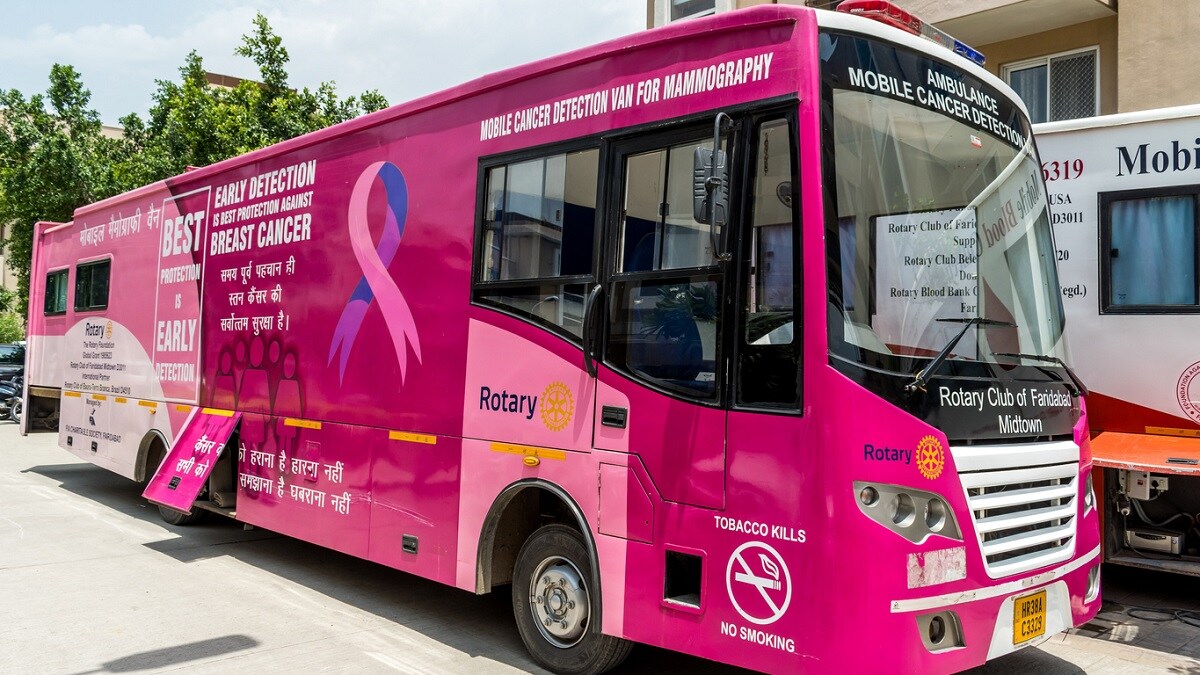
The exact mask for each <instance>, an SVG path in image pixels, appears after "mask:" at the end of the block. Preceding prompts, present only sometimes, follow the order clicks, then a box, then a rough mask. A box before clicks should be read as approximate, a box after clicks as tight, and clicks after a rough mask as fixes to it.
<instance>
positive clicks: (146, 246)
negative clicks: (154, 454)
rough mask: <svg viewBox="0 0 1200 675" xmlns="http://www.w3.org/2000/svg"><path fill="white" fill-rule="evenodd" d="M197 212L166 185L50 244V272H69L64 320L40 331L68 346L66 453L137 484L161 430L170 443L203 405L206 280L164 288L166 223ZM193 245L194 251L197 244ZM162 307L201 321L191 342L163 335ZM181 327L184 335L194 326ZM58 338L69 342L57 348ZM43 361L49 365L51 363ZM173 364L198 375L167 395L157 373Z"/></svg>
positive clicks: (98, 212) (126, 198) (87, 218)
mask: <svg viewBox="0 0 1200 675" xmlns="http://www.w3.org/2000/svg"><path fill="white" fill-rule="evenodd" d="M189 207H191V208H198V209H201V210H202V209H203V206H199V207H196V206H195V205H194V204H192V203H189V202H185V201H180V200H177V199H176V198H174V197H172V196H171V195H170V193H169V191H168V190H167V189H166V187H165V184H163V183H158V184H155V185H151V186H148V187H146V188H142V189H139V190H136V191H134V192H131V193H129V194H127V195H122V196H121V197H120V198H114V199H112V200H109V201H108V202H106V203H105V204H104V205H103V206H100V207H95V208H88V209H80V210H79V211H78V212H77V216H76V219H75V221H74V222H73V223H72V224H71V225H70V226H69V227H65V228H63V229H60V230H56V231H55V232H53V233H50V234H49V235H47V239H48V240H49V241H46V242H43V244H49V246H48V248H47V250H46V267H45V271H46V272H52V271H55V270H59V269H69V273H68V276H67V297H66V311H65V313H64V314H62V315H60V316H55V317H46V320H45V323H44V325H43V327H42V329H41V330H42V331H43V334H44V339H47V340H55V339H57V340H58V341H59V343H60V346H59V349H58V359H59V360H60V362H61V365H60V366H59V367H60V368H61V369H62V370H61V373H62V375H61V387H62V389H63V392H64V393H63V398H62V407H61V411H60V412H61V420H60V424H59V445H60V446H62V447H63V448H66V449H67V450H69V451H71V452H72V453H74V454H76V455H78V456H79V457H81V458H83V459H86V460H88V461H92V462H95V463H96V464H99V465H101V466H104V467H106V468H108V469H110V470H112V471H114V472H116V473H119V474H121V475H124V476H126V477H129V478H133V477H134V476H135V473H136V471H137V468H138V467H137V460H138V456H139V448H141V447H142V444H143V441H144V439H145V438H146V436H147V434H149V433H150V432H151V431H152V430H154V431H156V432H157V433H159V434H161V435H162V436H163V437H164V438H165V439H166V440H167V441H168V442H169V441H170V440H171V438H173V430H174V429H176V428H177V427H178V424H179V423H180V422H181V421H182V419H183V418H184V417H185V416H186V413H187V411H189V410H190V405H191V404H193V403H194V402H195V400H196V390H197V387H198V385H199V378H198V375H197V374H196V367H195V366H196V359H197V358H198V341H197V340H198V331H199V325H198V319H197V316H198V312H199V294H200V279H199V275H198V274H196V273H193V274H190V275H182V278H180V279H174V280H172V281H171V282H170V283H169V284H168V283H162V284H160V283H159V280H160V276H159V262H160V256H159V243H160V241H161V240H162V237H163V235H164V229H165V228H164V227H163V223H164V222H165V221H166V220H168V218H169V217H173V216H174V215H177V214H178V209H179V208H185V209H186V208H189ZM50 238H53V239H52V240H50ZM188 242H189V244H192V245H193V247H194V246H195V239H194V238H193V237H189V238H188ZM193 254H198V251H196V250H194V249H193V250H192V251H191V253H188V254H183V255H181V256H180V258H185V259H186V260H187V261H188V262H186V267H187V268H188V269H192V270H193V271H195V270H194V267H193V265H194V264H197V263H194V262H193V261H194V260H196V258H195V257H194V255H193ZM81 276H82V277H84V278H83V279H82V280H81ZM43 283H44V281H43ZM89 287H90V289H91V290H90V291H88V290H86V289H88V288H89ZM159 302H161V303H169V304H170V305H171V306H172V307H174V306H176V305H177V306H178V307H179V309H178V310H173V311H180V312H187V313H188V314H189V315H190V317H191V318H192V319H193V321H192V323H191V324H190V329H191V332H188V333H186V334H185V332H184V330H177V331H174V332H171V331H167V332H163V331H159V330H156V319H157V318H158V314H159V313H158V311H157V310H156V303H159ZM174 325H175V326H178V327H179V328H180V329H183V328H185V327H186V326H188V325H189V324H187V323H186V321H180V322H177V323H176V324H174ZM59 331H61V336H62V337H61V338H55V335H56V334H59ZM167 335H170V336H172V337H173V339H172V340H170V342H169V343H168V342H163V341H162V339H163V338H164V336H167ZM159 347H163V348H164V349H162V350H160V349H158V348H159ZM38 358H39V361H40V362H42V363H43V364H44V363H45V362H46V361H48V360H50V358H51V355H50V354H43V355H42V356H41V357H38ZM173 361H182V362H185V363H187V364H190V368H189V369H188V370H187V372H185V373H181V374H180V375H179V376H178V377H175V378H174V384H173V386H174V387H175V388H174V389H173V390H172V391H171V392H165V391H164V382H163V380H162V379H160V371H159V366H160V365H161V364H163V363H166V362H173ZM39 369H41V375H39V377H46V376H55V375H54V373H53V372H51V371H47V370H45V366H39ZM168 386H172V385H168ZM167 393H171V394H172V396H171V397H168V396H167V395H166V394H167ZM168 398H170V399H171V400H173V401H175V402H178V403H179V404H183V405H184V406H186V407H185V408H183V409H182V410H177V409H175V408H174V406H173V405H169V404H167V401H168ZM151 469H153V467H151Z"/></svg>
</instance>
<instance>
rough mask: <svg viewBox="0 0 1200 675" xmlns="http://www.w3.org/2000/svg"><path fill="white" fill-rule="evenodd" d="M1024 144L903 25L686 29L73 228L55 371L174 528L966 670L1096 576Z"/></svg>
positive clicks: (1075, 424) (80, 426)
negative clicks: (215, 517)
mask: <svg viewBox="0 0 1200 675" xmlns="http://www.w3.org/2000/svg"><path fill="white" fill-rule="evenodd" d="M1030 138H1031V135H1030V131H1029V125H1028V122H1027V119H1026V115H1025V112H1024V109H1023V108H1022V106H1021V104H1020V103H1019V101H1018V100H1017V99H1016V97H1015V95H1014V94H1013V93H1012V92H1011V90H1009V89H1008V88H1007V87H1006V86H1005V85H1003V84H1002V83H1001V82H1000V81H999V80H997V79H996V78H995V77H993V76H991V75H989V74H988V73H987V72H986V71H984V70H983V69H982V68H981V67H979V66H977V65H975V64H974V63H971V62H969V61H967V60H966V59H963V58H960V57H959V56H958V55H956V54H954V53H953V52H951V51H949V50H947V49H945V48H943V47H941V46H939V45H936V44H934V43H932V42H928V41H925V40H922V39H919V38H917V37H915V36H913V35H909V34H908V33H904V32H902V31H899V30H896V29H894V28H891V27H888V26H885V25H883V24H881V23H878V22H875V21H871V20H868V19H865V18H861V17H856V16H850V15H847V14H843V13H832V12H822V11H816V10H810V9H806V8H785V7H777V6H770V7H760V8H754V9H750V10H745V11H738V12H730V13H723V14H720V15H717V16H714V17H710V18H706V19H702V20H695V21H687V22H681V23H679V24H674V25H671V26H667V27H665V28H662V29H657V30H653V31H647V32H644V33H640V34H637V35H633V36H630V37H627V38H622V39H620V40H616V41H613V42H609V43H606V44H602V45H599V46H596V47H592V48H588V49H583V50H580V51H576V52H572V53H569V54H566V55H563V56H560V57H555V58H551V59H547V60H544V61H541V62H538V63H535V64H532V65H529V66H525V67H520V68H515V69H512V70H508V71H504V72H501V73H497V74H494V75H489V76H486V77H483V78H480V79H479V80H476V81H473V82H470V83H468V84H465V85H463V86H460V87H457V88H455V89H451V90H448V91H445V92H442V93H439V94H435V95H432V96H429V97H426V98H423V99H420V100H417V101H414V102H411V103H407V104H403V105H398V106H395V107H392V108H389V109H387V110H384V111H380V112H377V113H374V114H371V115H367V116H365V117H362V118H360V119H357V120H354V121H351V122H347V123H345V124H342V125H339V126H336V127H333V128H330V129H326V130H323V131H319V132H316V133H313V134H309V135H307V136H303V137H300V138H296V139H293V140H290V141H287V142H284V143H281V144H279V145H276V146H272V147H269V148H265V149H263V150H259V151H256V152H252V153H250V154H247V155H245V156H241V157H236V158H233V159H230V160H227V161H224V162H221V163H218V164H215V165H212V166H208V167H203V168H200V169H197V170H194V171H190V172H188V173H185V174H184V175H181V176H177V177H174V178H171V179H168V180H165V181H162V182H159V183H155V184H153V185H149V186H146V187H144V188H141V189H138V190H135V191H133V192H130V193H127V194H123V195H119V196H116V197H113V198H111V199H107V200H105V201H102V202H100V203H97V204H92V205H88V206H83V207H81V208H79V209H78V210H77V211H76V212H75V215H74V220H73V222H71V223H67V224H41V225H39V226H38V231H37V243H36V251H35V258H34V272H33V283H32V286H33V292H32V297H31V302H30V309H31V317H32V320H31V327H32V330H31V332H32V336H31V340H30V353H31V357H30V358H31V368H30V385H31V391H32V392H34V393H35V394H36V393H38V392H41V393H42V394H46V393H49V394H52V395H55V396H56V397H57V405H58V406H59V412H58V414H59V415H60V430H59V434H60V444H61V445H62V447H64V448H65V449H67V450H69V451H70V452H72V453H74V454H76V455H78V456H80V457H82V458H84V459H86V460H88V461H90V462H93V463H95V464H97V465H99V466H101V467H105V468H107V469H110V470H112V471H115V472H117V473H120V474H122V475H125V476H128V477H129V478H132V479H135V480H138V481H145V482H146V485H147V487H146V495H147V497H149V498H150V499H151V500H152V501H154V502H155V503H157V504H160V505H161V510H162V513H163V515H164V518H166V519H167V520H168V521H169V522H171V523H175V524H183V523H187V522H190V521H191V520H194V519H195V518H196V517H197V516H199V515H200V514H202V513H208V512H211V511H217V512H220V513H223V514H225V515H227V516H232V517H234V518H236V519H238V520H240V521H244V522H246V523H250V524H253V525H255V526H258V527H263V528H267V529H270V530H273V531H277V532H280V533H283V534H286V535H289V536H292V537H296V538H299V539H303V540H306V541H309V542H313V543H315V544H318V545H321V546H327V547H330V548H333V549H337V550H339V551H344V552H346V553H349V554H351V555H355V556H360V557H363V558H366V559H369V560H373V561H377V562H379V563H381V564H384V565H388V566H391V567H394V568H396V569H398V570H403V571H405V572H409V573H412V574H417V575H420V576H422V577H426V578H429V579H433V580H436V581H439V582H442V583H444V584H447V585H450V586H455V587H457V588H460V589H464V590H467V591H472V592H476V593H486V592H491V591H493V590H496V589H503V592H511V593H512V597H513V611H514V614H515V618H516V621H517V625H518V628H519V630H520V633H521V636H522V638H523V640H524V642H525V644H526V646H527V647H528V648H529V650H530V653H531V654H532V655H533V657H534V658H535V660H537V662H538V663H539V664H541V665H543V666H545V667H547V668H549V669H551V670H555V671H559V672H571V673H583V672H601V671H603V670H606V669H608V668H611V667H613V666H615V665H616V664H617V663H619V662H620V661H621V659H623V658H624V657H625V656H626V654H627V653H628V651H629V646H630V645H631V644H632V643H633V642H641V643H647V644H652V645H657V646H661V647H665V648H668V649H673V650H678V651H681V652H687V653H690V654H695V655H698V656H701V657H704V658H709V659H714V660H717V661H722V662H727V663H731V664H736V665H739V666H744V667H748V668H754V669H758V670H763V671H773V672H796V671H804V672H848V671H854V670H864V669H874V668H879V667H885V666H884V664H885V663H886V667H888V668H890V669H895V670H897V671H899V672H929V673H932V672H952V671H958V670H961V669H964V668H968V667H971V666H974V665H976V664H980V663H983V662H984V661H986V660H988V659H990V658H994V657H997V656H1000V655H1003V654H1007V653H1009V652H1013V651H1015V650H1018V649H1022V648H1024V647H1027V646H1029V645H1034V644H1038V643H1039V642H1041V641H1043V640H1045V639H1047V638H1049V637H1050V636H1052V635H1054V634H1055V633H1057V632H1059V631H1061V630H1064V629H1067V628H1070V627H1072V626H1077V625H1079V624H1081V623H1083V622H1085V621H1087V620H1088V619H1090V618H1091V617H1092V616H1093V615H1094V613H1095V612H1096V611H1097V609H1098V607H1099V558H1098V554H1099V541H1098V536H1097V525H1096V513H1095V506H1094V498H1093V496H1092V494H1091V492H1090V483H1088V482H1087V479H1086V477H1087V476H1088V473H1089V470H1090V468H1091V458H1090V451H1089V446H1088V432H1087V424H1086V415H1085V411H1084V406H1083V404H1082V400H1081V398H1080V396H1079V394H1080V391H1079V388H1078V387H1077V385H1076V384H1075V383H1074V382H1073V379H1072V377H1071V376H1070V373H1069V371H1068V369H1067V368H1066V366H1065V363H1064V361H1063V359H1064V358H1065V356H1066V355H1065V353H1064V351H1063V350H1064V346H1063V335H1062V333H1063V320H1062V306H1061V300H1060V298H1061V296H1060V294H1059V290H1058V289H1059V286H1058V279H1057V276H1056V272H1055V268H1054V263H1053V244H1052V241H1051V236H1050V226H1049V223H1048V221H1047V217H1046V193H1045V189H1044V184H1043V182H1042V175H1041V172H1040V169H1039V165H1038V162H1037V159H1036V155H1035V154H1034V152H1033V146H1032V142H1031V141H1030ZM31 402H32V403H35V404H38V403H39V401H36V400H33V401H31ZM46 403H47V401H40V404H42V405H45V404H46ZM193 499H194V500H195V501H194V502H193ZM509 589H511V590H509Z"/></svg>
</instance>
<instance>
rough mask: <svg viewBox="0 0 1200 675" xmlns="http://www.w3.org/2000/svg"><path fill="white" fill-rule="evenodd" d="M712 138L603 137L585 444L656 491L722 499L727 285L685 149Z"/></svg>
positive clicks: (693, 134)
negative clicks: (599, 262)
mask: <svg viewBox="0 0 1200 675" xmlns="http://www.w3.org/2000/svg"><path fill="white" fill-rule="evenodd" d="M726 140H727V141H728V140H729V139H728V137H726ZM712 143H713V131H712V126H711V125H708V126H707V127H703V126H702V127H692V128H689V129H688V130H687V131H673V132H666V133H657V134H653V135H646V136H641V137H638V138H636V139H630V140H626V141H621V142H618V143H615V144H614V145H613V146H612V150H613V152H612V153H611V154H610V162H612V163H611V164H610V167H611V168H612V171H610V172H609V174H608V175H610V176H612V179H611V180H612V181H613V182H612V183H611V184H610V186H609V188H610V189H609V199H610V202H609V210H608V217H607V218H605V237H604V240H605V244H606V245H605V249H606V250H607V254H606V255H605V256H604V259H605V261H606V264H605V265H604V266H603V267H604V268H605V269H604V270H603V273H602V276H601V284H602V286H601V288H597V289H595V290H596V292H594V293H593V294H592V296H591V297H590V299H591V302H590V303H589V310H590V311H589V315H588V322H589V324H591V323H593V322H595V331H596V332H595V333H594V335H596V336H598V337H599V338H600V339H599V348H598V349H597V350H596V351H597V352H598V353H601V354H602V355H603V358H602V359H598V361H599V363H598V364H596V365H595V370H596V373H597V387H596V406H595V413H594V414H595V422H594V424H595V435H594V439H595V440H594V443H595V446H596V447H597V448H598V449H603V450H615V451H621V452H629V453H631V454H633V455H636V456H637V457H638V458H640V460H641V462H642V464H643V465H644V467H645V469H646V471H647V473H648V474H649V477H650V479H651V480H652V481H653V485H654V487H655V488H657V490H658V492H659V493H660V494H661V495H662V497H663V498H664V499H667V500H669V501H673V502H680V503H686V504H692V505H696V506H703V507H708V508H723V507H724V503H725V424H726V412H725V407H724V400H723V398H724V397H723V394H722V389H723V385H724V383H723V381H722V380H723V378H724V372H725V368H724V367H723V359H725V358H726V356H725V351H726V350H725V348H724V345H723V341H724V335H723V333H724V325H725V321H724V320H723V316H724V314H725V313H726V312H727V308H726V304H727V303H726V302H725V301H724V297H725V293H726V285H727V284H726V280H725V266H724V265H722V264H720V263H719V262H718V260H717V258H716V256H715V255H714V249H713V246H714V242H715V241H717V239H716V238H714V236H713V234H714V233H713V232H712V231H711V229H710V227H709V225H707V224H705V223H701V222H698V221H697V220H696V219H695V218H694V211H693V197H692V175H693V155H694V153H695V150H696V148H697V147H711V146H712ZM718 233H719V230H718ZM601 289H602V292H601ZM600 296H603V302H600V301H599V299H598V298H599V297H600ZM601 307H602V309H601ZM591 329H592V326H588V327H586V328H585V330H591ZM647 487H648V486H647Z"/></svg>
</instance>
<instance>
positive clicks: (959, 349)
mask: <svg viewBox="0 0 1200 675" xmlns="http://www.w3.org/2000/svg"><path fill="white" fill-rule="evenodd" d="M822 56H823V57H824V59H825V63H824V64H823V65H824V68H825V70H824V72H823V77H824V80H825V83H826V85H827V86H826V87H825V88H824V91H825V96H826V103H827V104H826V106H825V115H826V125H825V126H826V134H827V140H828V142H829V143H830V146H831V149H832V162H829V154H827V155H826V158H827V159H826V164H827V165H826V171H827V172H829V173H827V176H828V178H827V184H828V185H829V188H827V189H830V190H831V193H832V194H831V197H832V198H831V200H829V203H830V204H831V205H832V206H834V207H835V208H836V211H835V213H834V214H832V215H831V216H830V217H829V218H828V221H827V241H828V249H829V265H828V268H829V288H830V295H829V323H830V351H831V352H832V353H833V354H834V355H835V356H839V357H843V358H847V359H851V360H854V361H857V362H859V363H861V364H863V365H867V366H871V367H875V368H880V369H883V370H888V371H900V372H910V371H911V370H912V369H915V368H920V367H922V365H923V364H925V363H927V362H928V361H927V360H928V359H929V358H932V357H933V356H934V355H936V354H938V353H939V352H941V351H942V350H943V349H945V348H946V347H947V346H948V345H950V344H951V343H952V342H954V340H955V337H956V336H958V335H959V333H963V335H962V336H961V338H960V339H958V341H957V342H955V343H954V344H953V347H952V348H950V350H949V352H948V354H947V357H948V360H949V361H960V362H962V361H973V362H983V363H996V364H1014V363H1016V362H1017V361H1016V359H1019V358H1022V357H1021V356H1019V355H1033V356H1035V357H1042V358H1045V357H1052V358H1053V359H1064V360H1065V359H1066V354H1065V353H1063V350H1064V345H1063V340H1062V329H1063V311H1062V302H1061V298H1060V297H1059V294H1058V279H1057V276H1056V273H1055V267H1054V246H1053V241H1052V238H1051V231H1050V223H1049V219H1048V216H1047V212H1046V201H1047V200H1046V194H1045V189H1044V186H1043V183H1042V177H1041V175H1040V167H1039V164H1038V161H1037V155H1036V154H1035V152H1034V150H1033V143H1032V140H1031V133H1030V130H1029V124H1028V121H1027V120H1026V119H1025V117H1024V115H1023V114H1022V113H1021V112H1020V111H1019V109H1018V108H1017V107H1016V106H1015V105H1013V104H1012V103H1011V102H1010V101H1009V100H1008V98H1007V97H1006V96H1005V95H1004V94H1001V93H999V92H998V91H996V90H995V89H993V88H992V87H990V86H988V85H987V84H985V83H984V82H982V81H981V80H979V79H977V78H975V77H973V76H971V75H970V74H968V73H965V72H963V71H961V70H958V69H957V68H955V67H953V66H951V65H948V64H947V63H945V62H942V61H939V60H935V59H932V58H929V57H928V56H924V55H921V54H919V53H918V52H915V51H910V50H906V49H904V48H902V47H898V46H896V45H890V44H887V43H883V42H877V41H873V40H869V39H866V38H862V37H858V36H850V35H838V34H826V35H824V36H823V39H822ZM1025 358H1028V357H1025Z"/></svg>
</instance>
